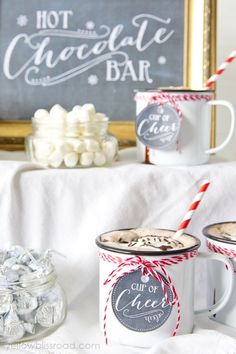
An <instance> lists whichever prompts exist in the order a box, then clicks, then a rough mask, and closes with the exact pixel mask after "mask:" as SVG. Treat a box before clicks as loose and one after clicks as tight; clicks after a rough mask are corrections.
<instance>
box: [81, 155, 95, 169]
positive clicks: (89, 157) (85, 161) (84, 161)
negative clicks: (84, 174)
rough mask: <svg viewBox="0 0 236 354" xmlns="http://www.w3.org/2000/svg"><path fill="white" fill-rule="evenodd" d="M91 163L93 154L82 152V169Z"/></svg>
mask: <svg viewBox="0 0 236 354" xmlns="http://www.w3.org/2000/svg"><path fill="white" fill-rule="evenodd" d="M92 163H93V153H92V152H83V153H82V154H81V156H80V164H81V166H84V167H89V166H91V165H92Z"/></svg>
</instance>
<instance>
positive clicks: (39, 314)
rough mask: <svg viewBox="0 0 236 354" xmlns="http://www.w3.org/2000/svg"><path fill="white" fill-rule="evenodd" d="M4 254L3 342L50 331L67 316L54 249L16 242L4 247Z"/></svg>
mask: <svg viewBox="0 0 236 354" xmlns="http://www.w3.org/2000/svg"><path fill="white" fill-rule="evenodd" d="M0 257H1V265H0V343H1V344H6V343H16V342H21V341H27V340H32V339H35V338H38V337H42V336H45V335H47V334H50V333H51V332H52V331H54V330H55V329H56V328H57V327H58V326H60V324H61V323H62V322H63V320H64V318H65V316H66V300H65V295H64V293H63V290H62V289H61V287H60V285H59V284H58V282H57V274H56V271H55V268H54V266H53V264H52V263H51V252H50V251H46V252H45V253H44V254H39V253H37V252H35V251H34V250H29V249H24V248H23V247H21V246H14V247H12V248H10V249H8V250H6V251H1V253H0Z"/></svg>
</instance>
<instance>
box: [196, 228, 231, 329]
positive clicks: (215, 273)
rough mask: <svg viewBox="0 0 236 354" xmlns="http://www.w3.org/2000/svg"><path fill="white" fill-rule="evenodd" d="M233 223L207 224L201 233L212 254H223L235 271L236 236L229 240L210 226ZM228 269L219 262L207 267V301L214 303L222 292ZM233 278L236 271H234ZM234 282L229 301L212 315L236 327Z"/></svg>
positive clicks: (226, 280)
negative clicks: (214, 232) (213, 232)
mask: <svg viewBox="0 0 236 354" xmlns="http://www.w3.org/2000/svg"><path fill="white" fill-rule="evenodd" d="M227 224H234V225H235V228H236V222H235V221H234V222H224V223H216V224H212V225H208V226H206V227H205V228H204V229H203V234H204V235H205V236H206V242H207V247H208V249H209V250H210V252H213V254H214V253H215V254H224V255H226V256H227V257H228V258H229V259H230V260H231V262H232V264H233V266H234V269H235V271H236V238H235V239H234V240H229V239H227V237H225V239H222V236H223V238H224V235H222V236H221V237H219V236H215V235H214V234H212V231H211V230H212V228H215V227H217V226H219V225H227ZM228 273H229V272H228V269H227V267H222V266H221V265H219V264H215V265H214V267H213V265H212V266H211V267H210V268H209V274H208V275H209V282H210V283H211V287H210V289H209V290H210V293H209V303H210V304H214V303H215V302H216V301H217V300H218V299H219V298H220V297H221V296H222V294H223V292H224V287H225V286H226V285H227V282H228ZM234 274H235V275H234V276H235V280H236V273H235V272H234ZM235 295H236V284H235V283H234V287H233V292H232V295H231V297H230V299H229V302H228V303H227V305H226V306H225V307H224V309H223V310H222V311H220V312H219V313H217V314H216V315H215V316H214V319H215V320H216V321H218V322H221V323H223V324H226V325H228V326H231V327H234V328H236V297H235Z"/></svg>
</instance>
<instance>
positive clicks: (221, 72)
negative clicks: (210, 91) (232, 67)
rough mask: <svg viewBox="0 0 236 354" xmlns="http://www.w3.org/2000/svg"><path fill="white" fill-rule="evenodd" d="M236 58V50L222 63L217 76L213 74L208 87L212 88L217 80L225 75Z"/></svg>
mask: <svg viewBox="0 0 236 354" xmlns="http://www.w3.org/2000/svg"><path fill="white" fill-rule="evenodd" d="M235 58H236V50H234V51H233V52H232V53H231V54H230V55H229V56H228V58H227V59H226V60H225V61H224V63H222V64H221V65H220V66H219V67H218V69H217V70H216V72H215V74H213V75H212V76H211V77H210V79H208V81H207V82H206V87H211V86H212V85H213V84H214V83H215V82H216V81H217V80H218V77H219V76H220V75H221V74H223V72H224V71H225V69H226V68H227V66H228V65H229V64H230V63H232V61H233V60H234V59H235Z"/></svg>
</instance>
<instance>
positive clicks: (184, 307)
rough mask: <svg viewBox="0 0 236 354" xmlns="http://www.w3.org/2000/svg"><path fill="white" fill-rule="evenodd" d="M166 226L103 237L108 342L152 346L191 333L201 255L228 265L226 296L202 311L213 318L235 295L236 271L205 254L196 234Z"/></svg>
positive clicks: (103, 314) (102, 304)
mask: <svg viewBox="0 0 236 354" xmlns="http://www.w3.org/2000/svg"><path fill="white" fill-rule="evenodd" d="M174 234H175V232H174V231H170V230H163V229H141V228H138V229H129V230H117V231H112V232H108V233H105V234H103V235H101V236H98V237H97V239H96V244H97V246H98V247H99V258H100V327H101V330H102V332H103V336H104V339H105V342H106V343H110V342H113V341H114V342H118V343H120V344H124V345H130V346H136V347H151V346H152V345H154V344H156V343H157V342H158V341H159V340H162V339H165V338H168V337H171V336H175V335H179V334H185V333H191V332H192V329H193V321H194V300H193V299H194V265H195V261H196V260H197V259H198V258H199V257H203V258H206V259H210V260H217V261H220V262H223V263H224V265H226V266H227V267H228V274H227V277H228V284H227V286H225V289H226V290H225V293H224V296H223V297H222V298H221V299H220V300H219V301H218V302H217V303H216V304H214V305H213V306H212V307H211V308H209V309H206V310H203V311H201V312H205V313H207V315H208V316H213V315H214V314H216V313H217V312H218V311H220V310H222V309H223V308H224V306H225V305H226V304H227V302H228V299H229V298H230V296H231V292H232V287H233V280H234V272H233V266H232V264H231V262H230V261H229V260H228V259H227V257H224V256H222V255H219V254H213V253H211V254H210V253H209V254H207V253H199V252H198V249H199V247H200V241H199V240H198V239H197V238H196V237H194V236H191V235H188V234H185V235H182V236H181V237H180V238H178V239H177V240H176V239H174V238H173V235H174Z"/></svg>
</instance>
